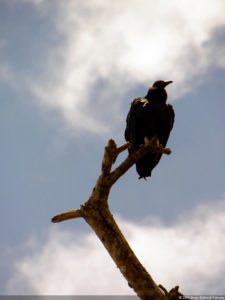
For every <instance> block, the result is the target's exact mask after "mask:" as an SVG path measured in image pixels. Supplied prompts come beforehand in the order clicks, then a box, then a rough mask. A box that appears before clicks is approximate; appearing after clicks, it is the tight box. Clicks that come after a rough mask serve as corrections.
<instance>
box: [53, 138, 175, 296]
mask: <svg viewBox="0 0 225 300" xmlns="http://www.w3.org/2000/svg"><path fill="white" fill-rule="evenodd" d="M129 147H130V144H129V143H126V144H124V145H122V146H120V147H117V145H116V143H115V142H114V141H113V140H112V139H111V140H109V141H108V144H107V146H106V147H105V151H104V156H103V160H102V168H101V174H100V176H99V178H98V180H97V182H96V185H95V187H94V188H93V191H92V194H91V196H90V198H89V199H88V200H87V201H86V202H85V203H84V204H83V205H81V207H80V208H79V209H75V210H70V211H68V212H65V213H62V214H58V215H56V216H54V217H53V218H52V222H53V223H57V222H62V221H66V220H69V219H73V218H80V217H82V218H84V219H85V221H86V222H87V223H88V224H89V225H90V227H91V228H92V229H93V230H94V232H95V233H96V235H97V236H98V237H99V239H100V240H101V241H102V243H103V245H104V246H105V248H106V249H107V251H108V253H109V254H110V256H111V257H112V259H113V260H114V262H115V263H116V265H117V267H118V268H119V269H120V271H121V273H122V274H123V275H124V277H125V278H126V280H127V282H128V284H129V286H130V287H131V288H133V289H134V291H135V292H136V293H137V295H138V296H139V297H140V298H141V299H143V300H146V299H178V296H179V295H181V294H180V293H179V292H178V287H176V288H174V289H172V290H171V293H170V292H169V293H168V292H166V289H165V288H163V287H162V286H160V287H159V286H157V284H156V283H155V282H154V280H153V279H152V277H151V276H150V275H149V274H148V272H147V271H146V269H145V268H144V267H143V266H142V264H141V263H140V262H139V260H138V259H137V257H136V256H135V254H134V252H133V251H132V249H131V248H130V246H129V244H128V242H127V241H126V239H125V237H124V236H123V234H122V232H121V231H120V229H119V227H118V225H117V224H116V222H115V220H114V218H113V216H112V214H111V212H110V210H109V206H108V197H109V193H110V189H111V187H112V186H113V184H114V183H115V182H116V181H117V180H118V179H119V178H120V177H121V176H122V175H123V174H124V173H125V172H126V171H127V170H128V169H129V168H130V167H131V166H132V165H133V164H135V163H136V162H137V161H138V159H140V158H141V157H142V156H143V155H144V154H145V153H147V152H149V151H152V152H158V153H164V154H170V152H171V151H170V149H168V148H163V147H162V146H161V145H160V144H159V143H158V142H157V139H156V138H153V139H152V140H151V141H145V144H144V145H143V146H142V147H140V149H138V150H137V151H131V153H130V154H129V155H128V157H127V158H126V159H125V160H124V161H123V162H122V163H121V164H120V165H119V166H118V167H116V168H115V169H114V170H113V171H112V165H113V163H114V162H115V161H116V158H117V156H118V155H119V154H120V153H121V152H122V151H124V150H126V149H128V148H129ZM174 291H175V292H174Z"/></svg>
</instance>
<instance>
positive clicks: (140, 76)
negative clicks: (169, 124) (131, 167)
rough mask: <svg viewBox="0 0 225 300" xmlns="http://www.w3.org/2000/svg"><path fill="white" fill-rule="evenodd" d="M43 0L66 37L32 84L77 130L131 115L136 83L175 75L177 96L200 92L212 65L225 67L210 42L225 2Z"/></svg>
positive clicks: (101, 127)
mask: <svg viewBox="0 0 225 300" xmlns="http://www.w3.org/2000/svg"><path fill="white" fill-rule="evenodd" d="M36 2H38V3H39V4H40V5H39V7H41V6H44V5H48V6H49V10H48V13H49V16H48V17H49V18H52V19H53V20H54V22H55V23H54V24H55V30H56V33H55V34H57V35H58V36H59V37H61V38H60V43H59V44H58V46H57V47H56V45H54V48H53V47H52V48H50V49H49V51H48V53H47V54H46V58H45V61H46V68H45V70H44V72H43V73H42V74H41V75H40V78H39V79H38V80H37V78H35V81H32V82H31V83H30V84H29V86H30V87H32V91H33V93H34V95H35V96H36V98H37V99H38V100H39V101H40V102H41V103H42V104H44V105H45V107H50V108H54V109H55V108H56V109H57V110H58V111H59V112H60V113H61V115H62V116H63V118H64V120H66V121H67V125H68V126H69V127H70V128H72V130H73V131H74V132H83V131H88V132H92V133H95V134H96V133H100V134H106V133H107V132H108V131H110V130H112V128H114V127H115V126H116V124H117V123H118V122H119V120H121V118H124V116H122V114H121V108H122V107H123V106H124V105H127V103H125V102H127V101H130V100H127V98H126V97H127V96H126V95H127V94H126V93H127V92H128V91H130V90H132V89H134V88H135V87H138V86H142V85H144V86H146V88H147V87H148V85H150V83H151V82H152V81H154V80H155V79H158V78H168V79H173V80H174V82H175V83H174V87H172V86H171V93H170V95H171V98H176V97H178V96H180V95H182V94H183V93H185V92H187V91H189V90H191V89H193V88H194V87H195V86H196V84H197V82H198V81H200V80H201V79H200V78H201V76H203V75H204V74H205V72H207V70H208V68H209V67H210V66H211V65H217V64H219V65H220V63H221V64H222V67H224V63H223V61H222V60H221V58H219V57H217V56H215V51H213V52H212V51H209V49H208V48H207V45H206V44H207V43H209V44H210V40H211V38H212V36H213V32H214V30H215V29H216V28H217V27H219V26H225V19H224V10H225V3H224V1H223V0H218V1H217V2H216V3H215V1H212V0H199V1H195V0H184V1H182V2H181V1H179V0H171V1H170V2H169V3H167V2H165V1H164V0H159V1H157V2H156V1H149V0H140V1H137V0H124V1H110V2H106V1H103V0H87V1H81V0H78V1H75V0H68V1H66V2H65V1H57V2H56V1H54V6H57V7H58V9H54V10H52V9H51V5H49V3H50V2H49V1H47V0H45V1H36ZM52 5H53V4H52ZM52 12H54V13H52ZM210 49H211V48H210ZM145 92H146V90H144V91H143V93H145ZM134 96H136V95H134Z"/></svg>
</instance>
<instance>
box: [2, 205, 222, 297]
mask: <svg viewBox="0 0 225 300" xmlns="http://www.w3.org/2000/svg"><path fill="white" fill-rule="evenodd" d="M74 222H76V221H74ZM119 223H120V227H121V228H122V230H123V231H124V232H125V235H126V237H127V238H128V240H129V242H130V244H131V246H132V248H133V249H134V251H135V253H136V254H137V256H138V257H139V258H140V260H141V261H142V262H143V264H144V266H145V267H146V268H147V269H148V270H149V272H150V273H151V275H152V276H153V278H154V279H155V281H156V282H157V283H158V284H159V283H161V284H163V285H164V286H165V287H167V288H168V289H170V288H172V287H174V286H175V285H177V284H179V285H180V287H181V290H182V292H183V293H187V294H222V293H224V291H225V285H224V282H223V281H222V280H223V278H224V275H225V256H224V253H225V239H224V231H225V200H224V201H222V202H217V203H216V202H215V203H213V204H211V205H205V206H201V207H199V208H198V209H196V211H195V212H194V213H189V214H187V215H186V216H180V220H178V221H176V222H174V224H173V225H170V226H166V225H163V224H161V223H160V222H156V221H152V220H148V221H145V222H141V223H139V224H136V223H132V222H128V221H125V220H121V219H119ZM53 226H56V227H55V228H54V229H53V230H52V231H51V232H50V234H49V236H48V239H47V241H46V242H45V243H44V244H43V243H40V242H38V241H36V242H30V245H29V247H27V250H29V251H28V252H27V253H28V254H27V255H25V256H24V257H23V258H20V259H18V260H17V262H16V265H15V270H14V273H13V275H12V279H11V280H10V282H9V285H8V290H7V292H8V293H10V294H131V293H132V290H131V289H130V288H129V287H128V286H127V283H126V281H125V280H124V279H123V277H122V275H121V274H120V272H119V270H118V269H117V268H116V267H115V266H114V264H113V262H112V260H111V258H110V257H109V255H108V254H107V253H106V251H105V249H104V248H103V246H102V245H101V243H100V242H99V241H98V239H97V237H96V236H95V235H94V234H93V233H90V234H84V233H83V234H81V233H80V234H78V233H77V232H66V231H63V230H61V229H59V228H60V227H59V226H60V225H53Z"/></svg>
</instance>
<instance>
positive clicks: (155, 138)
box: [144, 135, 160, 147]
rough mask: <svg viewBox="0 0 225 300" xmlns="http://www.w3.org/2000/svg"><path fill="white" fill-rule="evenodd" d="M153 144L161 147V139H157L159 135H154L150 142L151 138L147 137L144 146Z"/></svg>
mask: <svg viewBox="0 0 225 300" xmlns="http://www.w3.org/2000/svg"><path fill="white" fill-rule="evenodd" d="M150 143H151V144H153V145H155V146H157V147H158V146H160V142H159V139H158V137H157V135H154V136H153V137H152V138H151V140H149V138H148V137H147V136H145V137H144V144H145V145H146V144H150Z"/></svg>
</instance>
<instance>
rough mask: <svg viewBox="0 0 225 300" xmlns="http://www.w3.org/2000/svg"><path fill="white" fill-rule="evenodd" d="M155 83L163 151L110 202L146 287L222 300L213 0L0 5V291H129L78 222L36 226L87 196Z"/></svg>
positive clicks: (223, 222)
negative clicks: (160, 100)
mask: <svg viewBox="0 0 225 300" xmlns="http://www.w3.org/2000/svg"><path fill="white" fill-rule="evenodd" d="M158 79H168V80H173V81H174V82H173V84H172V85H170V86H168V88H167V92H168V95H169V97H168V102H169V103H172V104H173V106H174V109H175V112H176V120H175V126H174V129H173V131H172V134H171V137H170V139H169V142H168V146H169V147H170V148H171V149H172V154H171V155H170V156H165V157H163V158H162V160H161V161H160V164H159V165H158V166H157V167H156V168H155V169H154V171H153V172H152V177H151V179H149V180H148V181H144V180H138V175H137V174H136V171H135V168H132V169H131V170H129V171H128V172H127V173H126V174H125V175H124V176H123V178H121V179H120V181H119V182H118V183H117V184H116V185H115V186H114V187H113V189H112V192H111V195H110V199H109V202H110V207H111V209H112V212H113V214H114V215H115V217H116V219H117V220H118V223H119V225H120V226H121V228H122V230H123V231H124V233H125V236H126V237H127V239H128V241H129V242H130V243H131V245H132V247H133V249H134V250H135V252H136V253H137V255H138V257H139V258H140V260H141V261H142V262H143V264H144V265H145V266H146V268H147V269H148V270H149V272H150V274H151V275H152V276H153V278H154V279H155V280H156V282H157V283H158V284H162V285H164V286H165V287H166V288H168V289H170V288H172V287H174V286H176V285H179V286H180V288H181V291H182V292H183V293H186V294H225V283H224V278H225V256H224V253H225V239H224V234H225V155H224V153H225V118H224V115H225V92H224V91H225V2H224V0H217V1H214V0H198V1H196V0H170V1H166V0H158V1H153V0H122V1H117V0H115V1H112V0H67V1H63V0H10V1H8V0H0V99H1V100H0V133H1V144H0V160H1V161H0V166H1V168H0V178H1V180H0V187H1V188H0V199H1V200H0V212H1V215H0V239H1V240H0V270H1V273H0V294H33V295H35V294H117V295H118V294H132V293H133V292H132V290H131V289H130V288H129V287H128V285H127V283H126V281H125V280H124V278H123V277H122V275H121V274H120V272H119V270H118V269H117V268H116V267H115V265H114V264H113V262H112V260H111V258H110V257H109V255H108V254H107V253H106V251H105V249H104V248H103V246H102V245H101V243H100V242H99V241H98V240H97V237H96V236H95V235H94V234H93V233H92V232H91V230H90V228H88V226H87V224H85V222H84V221H83V220H73V221H68V222H65V223H63V224H51V223H50V219H51V217H52V216H53V215H54V214H56V213H58V212H63V211H66V210H68V209H72V208H78V207H79V205H80V204H81V203H83V202H84V201H85V200H86V199H87V197H88V196H89V195H90V192H91V190H92V188H93V185H94V184H95V181H96V179H97V176H98V175H99V170H100V164H101V159H102V154H103V150H104V146H105V144H106V142H107V140H108V139H109V138H114V139H115V140H116V142H117V143H118V144H122V143H123V142H124V136H123V134H124V129H125V119H126V115H127V112H128V110H129V107H130V102H131V101H132V100H133V99H134V98H135V97H138V96H144V95H145V94H146V92H147V89H148V88H149V86H150V85H151V84H152V82H154V81H155V80H158ZM124 157H125V154H123V155H122V158H124ZM93 274H94V276H93Z"/></svg>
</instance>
